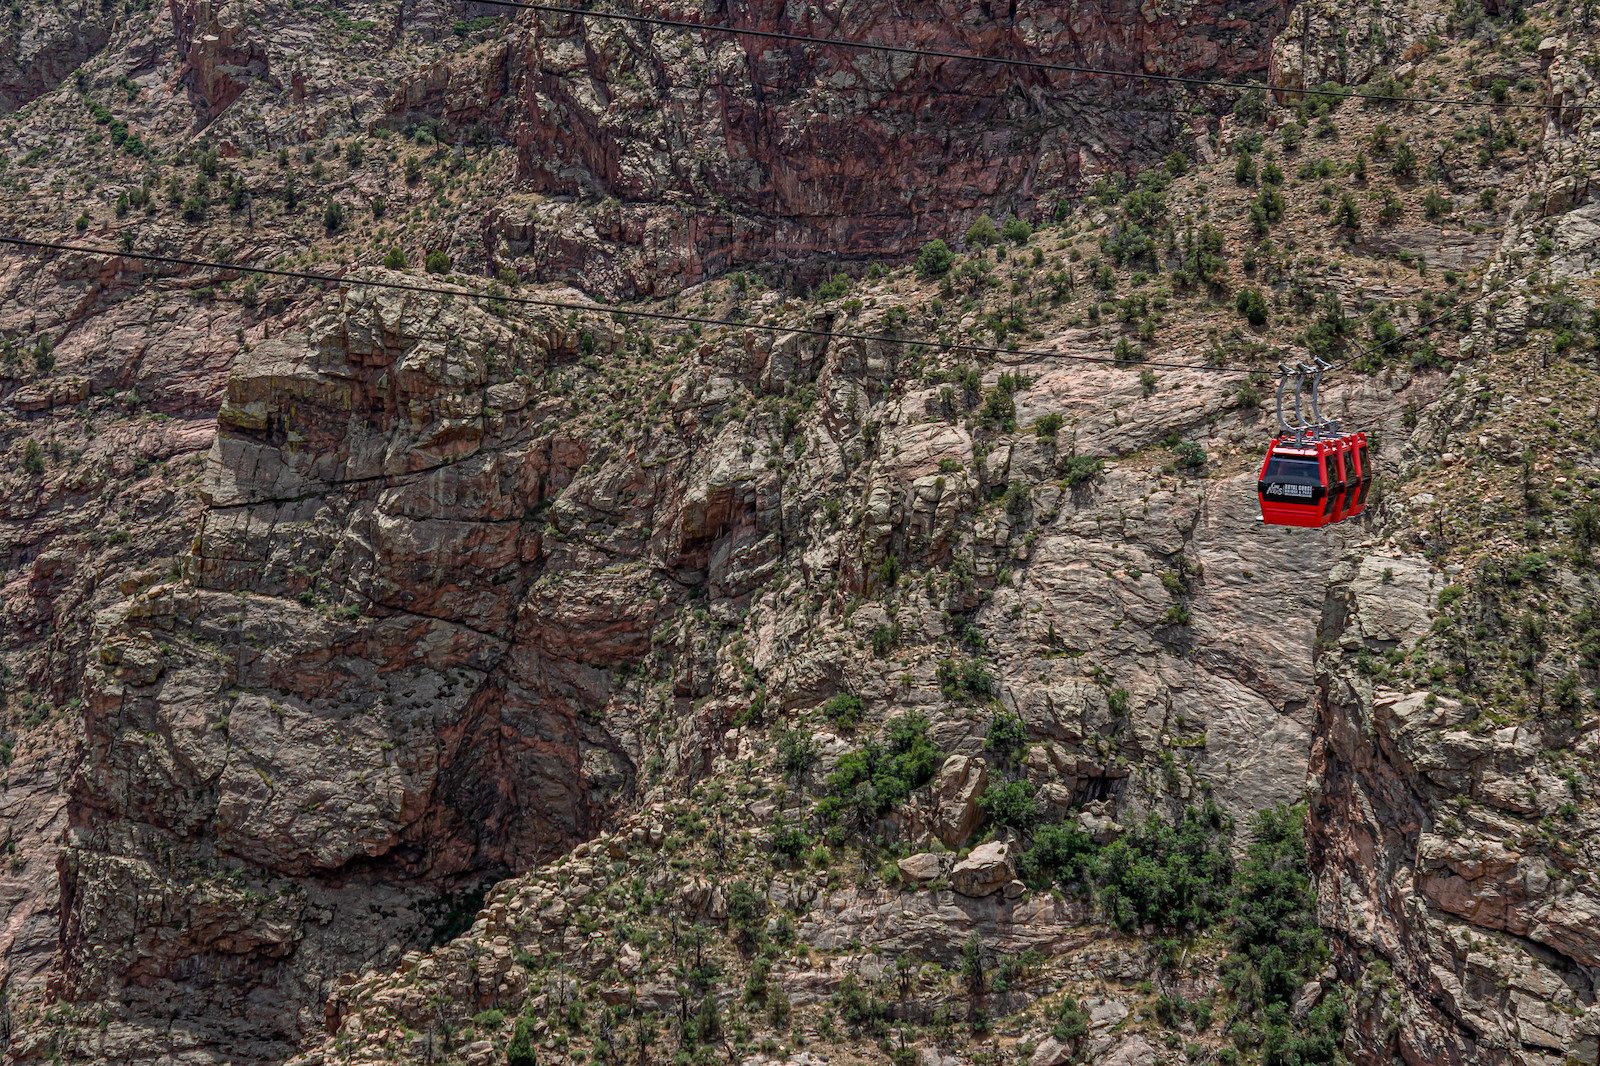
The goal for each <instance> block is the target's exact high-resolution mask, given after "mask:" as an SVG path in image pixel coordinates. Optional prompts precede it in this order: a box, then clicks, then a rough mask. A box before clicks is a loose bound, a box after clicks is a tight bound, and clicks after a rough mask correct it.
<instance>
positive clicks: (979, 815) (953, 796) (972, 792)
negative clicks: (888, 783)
mask: <svg viewBox="0 0 1600 1066" xmlns="http://www.w3.org/2000/svg"><path fill="white" fill-rule="evenodd" d="M988 787H989V766H988V764H987V763H985V762H984V761H983V760H982V759H979V758H975V757H973V756H970V755H952V756H950V757H949V758H948V759H946V760H945V761H944V765H943V766H941V767H940V768H939V779H938V781H937V782H936V783H935V785H934V789H933V795H934V802H935V805H936V808H937V811H938V814H937V818H936V825H935V828H936V831H937V832H938V834H939V839H940V840H942V841H944V842H945V845H946V846H948V847H952V848H959V847H960V846H961V845H962V844H964V843H966V841H967V838H968V837H970V836H972V834H973V832H974V831H975V830H976V829H977V828H978V824H979V823H980V822H982V821H983V808H982V807H980V806H978V800H979V799H981V798H982V797H983V792H984V789H986V788H988Z"/></svg>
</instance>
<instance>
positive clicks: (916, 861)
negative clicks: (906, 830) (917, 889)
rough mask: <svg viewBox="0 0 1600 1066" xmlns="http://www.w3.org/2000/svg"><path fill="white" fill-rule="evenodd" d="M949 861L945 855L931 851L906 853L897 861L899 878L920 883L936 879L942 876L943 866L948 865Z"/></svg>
mask: <svg viewBox="0 0 1600 1066" xmlns="http://www.w3.org/2000/svg"><path fill="white" fill-rule="evenodd" d="M949 861H950V860H949V858H948V857H947V856H944V855H936V854H934V853H933V852H931V851H923V852H918V853H917V854H915V855H907V856H906V857H905V858H903V859H901V860H900V862H899V866H900V878H901V880H903V881H909V882H911V883H913V884H921V883H922V882H924V881H937V880H938V879H939V878H941V877H943V876H944V871H945V866H946V865H948V863H949Z"/></svg>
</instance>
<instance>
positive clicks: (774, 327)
mask: <svg viewBox="0 0 1600 1066" xmlns="http://www.w3.org/2000/svg"><path fill="white" fill-rule="evenodd" d="M0 244H9V245H12V246H14V247H17V248H26V249H33V250H35V251H49V252H72V253H76V254H79V255H103V256H108V257H120V258H123V259H139V260H144V261H146V262H151V263H169V264H172V265H174V266H187V267H199V268H203V269H213V270H233V271H237V272H239V273H242V274H264V275H267V276H270V277H279V278H292V279H299V280H302V281H315V282H320V283H322V284H331V285H365V286H368V287H371V288H377V289H393V290H397V291H400V292H415V293H431V294H437V295H441V296H463V297H466V298H468V299H477V300H490V301H498V302H500V303H505V304H519V305H522V306H526V307H548V308H553V309H556V310H562V311H586V312H592V313H595V314H607V313H609V314H612V315H624V316H627V317H629V318H643V319H649V320H652V321H658V322H681V323H684V324H685V325H696V326H720V327H725V328H728V329H751V330H760V331H762V332H766V333H774V334H798V335H800V336H804V337H822V338H827V339H833V340H852V341H873V342H876V343H880V344H907V345H916V344H920V345H923V346H925V347H929V348H938V349H940V350H942V351H954V352H970V353H972V354H974V355H988V356H1009V357H1015V356H1019V355H1023V356H1026V355H1037V356H1050V357H1053V358H1056V359H1068V360H1071V361H1073V362H1078V363H1105V364H1109V365H1113V366H1121V367H1125V368H1129V369H1131V368H1133V367H1135V366H1137V367H1150V368H1154V369H1157V370H1202V371H1206V372H1208V373H1217V374H1251V373H1256V372H1258V371H1259V369H1260V368H1252V367H1237V366H1217V365H1213V364H1206V363H1166V362H1159V363H1158V362H1148V361H1142V360H1132V359H1119V358H1118V357H1116V356H1114V355H1103V356H1102V355H1078V354H1073V353H1070V352H1058V351H1041V350H1039V349H1030V350H1027V351H1023V350H1020V349H1019V350H1016V351H1013V350H1011V349H1009V348H1001V347H997V346H995V345H986V344H963V343H959V342H955V341H941V340H919V339H916V338H907V337H895V336H889V335H887V334H879V333H857V332H852V331H849V330H831V329H816V328H814V327H809V326H785V325H779V324H774V323H764V322H741V321H738V320H735V319H731V318H708V317H704V316H700V315H680V314H675V313H671V312H666V311H646V310H644V309H642V308H630V307H614V306H610V305H607V304H599V303H580V302H578V301H576V300H553V299H545V298H541V297H535V296H515V295H511V294H495V293H486V292H480V291H476V290H472V289H464V288H458V287H455V286H444V285H418V284H414V283H411V282H401V281H382V280H375V279H370V278H360V277H351V276H349V275H340V274H317V273H312V272H310V271H304V270H284V269H282V268H279V267H262V266H248V265H246V264H243V263H223V262H218V261H216V260H210V259H195V258H192V257H189V256H179V255H157V254H155V253H153V252H125V251H121V250H120V249H115V248H93V247H89V246H87V245H80V244H67V243H64V242H61V241H36V240H29V239H27V238H23V237H7V236H0Z"/></svg>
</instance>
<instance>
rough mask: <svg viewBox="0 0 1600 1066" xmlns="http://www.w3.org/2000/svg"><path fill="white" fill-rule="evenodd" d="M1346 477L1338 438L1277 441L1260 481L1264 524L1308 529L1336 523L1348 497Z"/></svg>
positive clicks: (1269, 452) (1272, 446)
mask: <svg viewBox="0 0 1600 1066" xmlns="http://www.w3.org/2000/svg"><path fill="white" fill-rule="evenodd" d="M1342 474H1343V468H1342V466H1340V465H1339V443H1338V441H1337V439H1335V440H1319V441H1306V442H1304V443H1291V442H1286V441H1283V440H1281V439H1279V440H1274V441H1273V442H1272V444H1271V445H1270V446H1269V447H1268V448H1267V458H1266V460H1265V461H1263V462H1262V464H1261V475H1260V477H1259V478H1258V479H1257V481H1256V492H1257V494H1258V495H1259V497H1260V499H1261V519H1262V521H1264V522H1266V523H1267V524H1268V525H1273V526H1300V527H1302V528H1306V529H1316V528H1318V527H1320V526H1325V525H1327V524H1328V523H1329V522H1331V521H1333V520H1334V519H1333V511H1334V506H1335V504H1336V502H1337V499H1338V498H1339V497H1341V496H1343V494H1344V484H1343V481H1344V479H1343V476H1342Z"/></svg>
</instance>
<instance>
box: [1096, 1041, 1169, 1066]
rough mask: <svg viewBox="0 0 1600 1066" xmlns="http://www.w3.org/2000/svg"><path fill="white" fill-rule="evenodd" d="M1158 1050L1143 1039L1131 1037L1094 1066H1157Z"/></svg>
mask: <svg viewBox="0 0 1600 1066" xmlns="http://www.w3.org/2000/svg"><path fill="white" fill-rule="evenodd" d="M1155 1061H1156V1049H1155V1048H1153V1047H1151V1046H1150V1045H1149V1043H1147V1042H1146V1041H1145V1040H1144V1039H1143V1038H1142V1037H1137V1036H1130V1037H1128V1038H1127V1039H1125V1040H1123V1041H1122V1042H1121V1043H1120V1044H1118V1045H1117V1046H1116V1047H1114V1048H1112V1049H1111V1050H1110V1051H1108V1052H1106V1053H1105V1054H1104V1055H1103V1056H1101V1057H1099V1058H1097V1059H1095V1060H1094V1066H1155Z"/></svg>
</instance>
